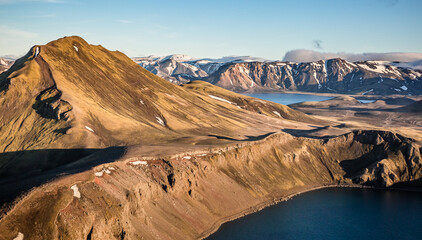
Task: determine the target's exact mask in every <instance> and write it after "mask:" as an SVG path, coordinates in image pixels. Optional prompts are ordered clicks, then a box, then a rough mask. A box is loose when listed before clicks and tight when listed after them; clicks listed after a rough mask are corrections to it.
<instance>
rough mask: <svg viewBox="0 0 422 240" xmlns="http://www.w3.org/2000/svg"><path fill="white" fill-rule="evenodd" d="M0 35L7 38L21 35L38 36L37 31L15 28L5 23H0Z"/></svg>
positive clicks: (27, 36) (25, 36)
mask: <svg viewBox="0 0 422 240" xmlns="http://www.w3.org/2000/svg"><path fill="white" fill-rule="evenodd" d="M0 35H2V36H3V37H5V38H7V37H8V36H9V37H23V38H35V37H37V36H38V34H37V33H34V32H29V31H24V30H20V29H17V28H11V27H8V26H5V25H0Z"/></svg>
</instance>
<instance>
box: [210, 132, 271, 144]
mask: <svg viewBox="0 0 422 240" xmlns="http://www.w3.org/2000/svg"><path fill="white" fill-rule="evenodd" d="M273 133H275V132H269V133H266V134H262V135H258V136H245V137H246V138H245V139H236V138H231V137H225V136H220V135H213V134H210V135H208V136H209V137H215V138H217V139H224V140H229V141H237V142H246V141H257V140H261V139H264V138H266V137H268V136H270V135H271V134H273Z"/></svg>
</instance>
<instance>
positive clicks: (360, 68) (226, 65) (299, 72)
mask: <svg viewBox="0 0 422 240" xmlns="http://www.w3.org/2000/svg"><path fill="white" fill-rule="evenodd" d="M134 60H135V62H137V63H138V64H139V65H141V66H143V67H144V68H146V69H147V70H149V71H151V72H153V73H154V74H157V75H159V76H161V77H163V78H165V79H167V80H169V81H171V82H173V83H176V84H181V83H185V82H188V81H191V80H203V81H207V82H210V83H212V84H214V85H217V86H220V87H223V88H225V89H229V90H231V91H236V92H246V91H247V92H257V91H305V92H319V93H342V94H362V95H391V94H399V95H420V94H422V70H420V69H418V68H417V67H415V68H414V67H413V66H419V65H417V63H399V62H386V61H361V62H348V61H346V60H343V59H340V58H337V59H330V60H320V61H317V62H304V63H293V62H279V61H276V62H271V61H254V60H253V59H242V58H239V59H235V60H232V61H226V62H218V61H205V60H192V59H191V58H189V57H187V56H185V57H183V58H173V56H172V55H171V56H168V57H165V58H154V59H150V58H136V59H134Z"/></svg>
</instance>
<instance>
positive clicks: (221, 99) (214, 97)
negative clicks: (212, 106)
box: [208, 95, 233, 104]
mask: <svg viewBox="0 0 422 240" xmlns="http://www.w3.org/2000/svg"><path fill="white" fill-rule="evenodd" d="M208 96H209V97H210V98H213V99H215V100H218V101H222V102H226V103H230V104H233V103H232V102H230V101H228V100H226V99H224V98H221V97H216V96H213V95H208Z"/></svg>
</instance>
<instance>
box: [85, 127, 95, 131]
mask: <svg viewBox="0 0 422 240" xmlns="http://www.w3.org/2000/svg"><path fill="white" fill-rule="evenodd" d="M85 128H86V129H87V130H88V131H90V132H94V130H92V128H90V127H88V126H85Z"/></svg>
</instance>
